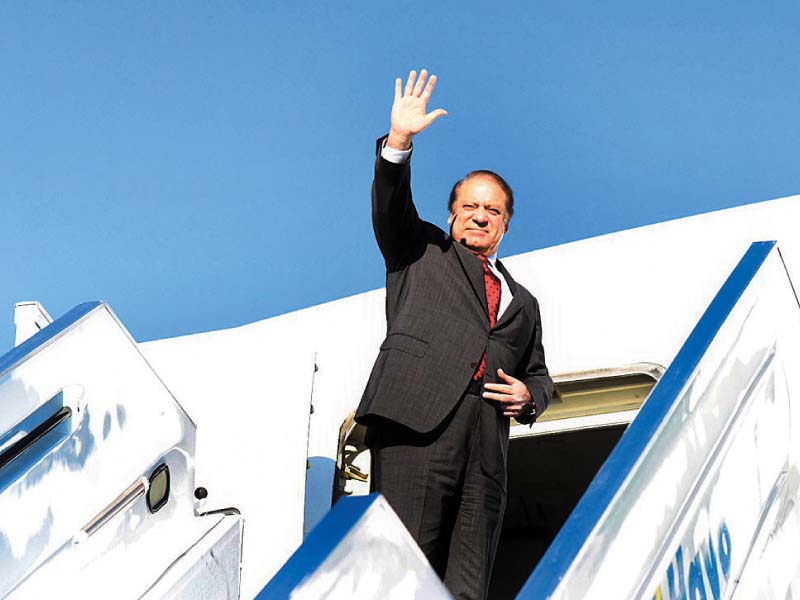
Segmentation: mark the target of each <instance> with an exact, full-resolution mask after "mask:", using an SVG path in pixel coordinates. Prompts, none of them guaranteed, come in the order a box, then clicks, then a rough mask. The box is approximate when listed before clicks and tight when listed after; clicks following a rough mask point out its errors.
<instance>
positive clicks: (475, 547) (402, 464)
mask: <svg viewBox="0 0 800 600" xmlns="http://www.w3.org/2000/svg"><path fill="white" fill-rule="evenodd" d="M502 419H504V417H502V415H501V414H500V413H499V410H498V408H497V407H496V406H495V404H494V403H493V402H489V401H487V400H485V399H483V398H481V397H480V396H477V395H473V394H470V393H466V394H464V396H463V397H462V398H461V400H460V401H459V403H458V404H457V405H456V407H455V408H454V409H453V411H452V412H451V413H450V415H448V417H447V418H446V419H445V420H444V421H443V422H442V423H441V424H440V425H439V426H438V427H437V428H436V429H434V430H433V431H431V432H428V433H418V432H416V431H413V430H411V429H408V428H406V427H404V426H402V425H399V424H398V423H394V422H392V421H383V422H380V423H379V424H371V425H370V426H369V428H368V434H367V446H368V447H369V448H370V451H371V459H372V469H371V487H372V489H373V490H374V491H377V492H380V493H381V494H383V496H384V497H385V498H386V499H387V500H388V502H389V504H390V505H391V506H392V508H393V509H394V511H395V512H396V513H397V515H398V516H399V517H400V519H401V520H402V522H403V524H404V525H405V526H406V528H407V529H408V531H409V533H411V535H412V536H413V538H414V539H415V540H416V542H417V544H418V545H419V546H420V548H421V549H422V551H423V552H424V553H425V555H426V556H427V558H428V560H429V561H430V563H431V566H432V567H433V568H434V570H435V571H436V573H437V574H438V575H439V577H441V578H442V581H443V582H444V584H445V585H446V586H447V588H448V589H449V590H450V593H451V594H453V596H454V597H455V598H464V599H475V600H480V599H485V598H486V596H487V593H488V589H489V581H490V578H491V572H492V564H493V563H494V557H495V553H496V550H497V543H498V541H499V537H500V529H501V525H502V518H503V512H504V510H505V505H506V466H505V453H506V449H507V447H508V429H507V428H506V429H503V427H502V426H501V422H500V420H502ZM503 436H505V437H504V438H503Z"/></svg>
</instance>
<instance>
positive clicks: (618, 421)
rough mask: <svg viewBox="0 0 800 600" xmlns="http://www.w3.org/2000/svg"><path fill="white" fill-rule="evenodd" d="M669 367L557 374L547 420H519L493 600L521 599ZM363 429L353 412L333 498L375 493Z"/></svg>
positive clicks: (344, 431) (342, 435) (344, 430)
mask: <svg viewBox="0 0 800 600" xmlns="http://www.w3.org/2000/svg"><path fill="white" fill-rule="evenodd" d="M663 372H664V369H663V367H661V366H659V365H653V364H649V363H648V364H637V365H632V366H630V367H625V368H620V369H602V370H598V371H590V372H581V373H571V374H567V375H562V376H558V377H554V381H555V385H556V397H555V398H554V400H553V403H552V404H551V405H550V407H549V408H548V409H547V412H545V413H544V415H542V418H541V419H539V421H537V423H535V424H534V426H533V427H528V426H527V425H521V424H518V423H516V422H512V427H511V439H510V443H509V450H508V501H507V506H506V512H505V517H504V519H503V529H502V532H501V536H500V544H499V546H498V549H497V558H496V560H495V566H494V570H493V572H492V582H491V587H490V593H489V597H490V598H492V600H503V599H505V598H514V597H516V595H517V592H519V589H520V588H521V587H522V585H523V584H524V583H525V581H526V580H527V579H528V577H529V576H530V574H531V572H532V571H533V569H534V568H535V567H536V564H537V563H538V562H539V559H541V557H542V556H543V555H544V553H545V551H546V550H547V548H548V546H549V545H550V543H551V542H552V541H553V539H554V538H555V536H556V534H557V533H558V531H559V530H560V529H561V527H562V525H563V524H564V522H565V521H566V520H567V518H568V517H569V515H570V513H571V512H572V509H573V508H575V505H576V504H577V503H578V500H580V498H581V496H582V495H583V493H584V491H586V488H587V487H588V486H589V484H590V483H591V481H592V479H594V476H595V475H596V474H597V472H598V471H599V470H600V467H601V466H602V465H603V463H604V462H605V460H606V458H607V457H608V455H609V454H610V453H611V451H612V450H613V449H614V446H615V445H616V444H617V441H619V438H620V437H621V436H622V434H623V433H624V432H625V429H626V428H627V427H628V425H629V424H630V422H631V421H632V420H633V419H634V417H635V416H636V415H637V414H638V412H639V408H640V407H641V405H642V403H643V402H644V401H645V399H646V398H647V396H648V394H649V393H650V391H651V390H652V389H653V387H654V386H655V384H656V382H657V381H658V379H659V378H660V377H661V375H662V373H663ZM364 433H365V429H364V427H362V426H360V425H356V424H355V422H354V421H353V415H352V414H351V415H350V416H349V417H348V418H347V419H346V420H345V422H344V423H343V424H342V427H341V428H340V431H339V448H338V454H337V461H336V477H335V478H334V484H333V494H332V503H336V501H337V500H338V499H339V498H341V497H342V496H345V495H361V494H367V493H369V450H367V449H366V447H365V446H364Z"/></svg>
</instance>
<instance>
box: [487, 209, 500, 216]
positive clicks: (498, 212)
mask: <svg viewBox="0 0 800 600" xmlns="http://www.w3.org/2000/svg"><path fill="white" fill-rule="evenodd" d="M489 212H490V213H492V214H493V215H495V216H497V215H499V214H500V211H499V210H497V209H496V208H493V209H491V210H490V211H489Z"/></svg>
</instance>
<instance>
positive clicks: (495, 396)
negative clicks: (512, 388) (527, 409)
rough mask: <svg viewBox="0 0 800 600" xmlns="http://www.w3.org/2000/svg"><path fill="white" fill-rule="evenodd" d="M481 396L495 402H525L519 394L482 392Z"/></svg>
mask: <svg viewBox="0 0 800 600" xmlns="http://www.w3.org/2000/svg"><path fill="white" fill-rule="evenodd" d="M481 396H482V397H483V398H486V399H487V400H495V401H497V402H502V403H503V404H514V403H519V402H521V403H523V404H524V403H525V400H524V399H523V398H520V397H519V396H515V395H512V394H503V393H502V392H483V394H481Z"/></svg>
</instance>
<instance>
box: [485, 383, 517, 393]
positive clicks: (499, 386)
mask: <svg viewBox="0 0 800 600" xmlns="http://www.w3.org/2000/svg"><path fill="white" fill-rule="evenodd" d="M483 389H485V390H489V391H491V392H502V393H504V394H513V393H514V388H512V387H511V386H510V385H506V384H505V383H484V384H483Z"/></svg>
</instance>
